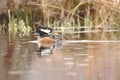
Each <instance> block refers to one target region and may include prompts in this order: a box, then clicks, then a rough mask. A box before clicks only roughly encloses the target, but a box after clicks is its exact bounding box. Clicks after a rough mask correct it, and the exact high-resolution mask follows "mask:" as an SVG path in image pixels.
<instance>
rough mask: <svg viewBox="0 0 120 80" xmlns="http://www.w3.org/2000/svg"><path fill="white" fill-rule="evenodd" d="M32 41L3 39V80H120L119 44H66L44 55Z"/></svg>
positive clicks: (0, 47) (0, 38)
mask: <svg viewBox="0 0 120 80" xmlns="http://www.w3.org/2000/svg"><path fill="white" fill-rule="evenodd" d="M29 40H32V39H14V40H13V41H8V37H7V36H6V35H5V36H3V35H1V36H0V68H1V70H0V79H1V80H120V77H119V75H120V42H119V41H117V42H115V41H114V42H112V41H110V42H109V41H104V42H102V41H101V42H99V41H96V42H94V41H88V42H87V41H83V42H82V41H78V42H70V41H68V42H67V41H66V42H63V44H62V45H61V46H59V47H57V46H55V48H54V49H52V50H51V53H50V54H49V55H48V54H47V55H42V54H41V55H40V52H38V50H39V48H38V46H37V44H33V43H27V41H29Z"/></svg>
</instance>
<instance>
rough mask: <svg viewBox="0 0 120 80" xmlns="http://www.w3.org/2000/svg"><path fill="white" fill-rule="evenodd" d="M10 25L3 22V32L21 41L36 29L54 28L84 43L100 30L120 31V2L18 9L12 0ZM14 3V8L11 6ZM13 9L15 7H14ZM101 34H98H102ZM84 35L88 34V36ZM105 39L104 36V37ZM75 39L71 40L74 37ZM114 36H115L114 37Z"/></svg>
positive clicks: (72, 0) (63, 1) (71, 1)
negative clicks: (41, 26)
mask: <svg viewBox="0 0 120 80" xmlns="http://www.w3.org/2000/svg"><path fill="white" fill-rule="evenodd" d="M7 3H8V5H7V6H8V9H9V10H7V11H6V12H4V13H5V14H6V17H7V19H8V20H7V19H6V21H5V20H4V21H2V24H1V25H0V26H1V27H0V31H1V32H4V29H5V30H6V28H7V29H8V30H7V31H8V32H9V33H15V34H18V35H19V36H20V37H23V36H28V34H29V32H30V31H31V30H32V29H34V28H35V27H36V25H44V26H49V27H52V28H54V30H57V31H58V32H56V31H55V33H57V34H61V35H63V33H64V32H66V31H67V32H68V33H69V34H67V33H66V34H65V35H64V37H65V38H66V39H72V38H74V39H81V37H83V36H85V35H86V34H87V36H88V37H89V36H91V32H95V31H96V30H99V31H104V30H110V31H111V30H113V31H115V30H116V31H118V30H119V28H120V1H119V0H97V1H96V0H87V1H86V0H39V1H32V2H31V1H27V2H26V1H25V0H23V2H22V1H21V3H20V4H19V5H17V6H18V7H15V6H16V4H15V2H14V1H13V0H8V1H7ZM10 3H12V4H10ZM13 4H14V5H13ZM11 6H13V7H11ZM99 31H98V32H99ZM84 32H87V33H86V34H85V35H84ZM100 35H102V34H100ZM70 36H71V37H70ZM111 36H112V35H111Z"/></svg>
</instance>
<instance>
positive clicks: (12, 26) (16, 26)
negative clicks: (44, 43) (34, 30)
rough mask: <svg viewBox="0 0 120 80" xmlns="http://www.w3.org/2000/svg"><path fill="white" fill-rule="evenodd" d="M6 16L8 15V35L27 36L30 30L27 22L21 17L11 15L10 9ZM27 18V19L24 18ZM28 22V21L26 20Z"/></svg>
mask: <svg viewBox="0 0 120 80" xmlns="http://www.w3.org/2000/svg"><path fill="white" fill-rule="evenodd" d="M8 17H9V24H8V27H9V30H8V31H9V35H14V36H15V35H18V36H19V37H24V36H28V35H29V32H30V30H31V27H30V26H29V25H28V23H25V21H24V20H23V19H21V18H20V16H19V18H18V17H16V18H15V16H14V15H11V13H10V11H9V10H8ZM26 20H27V19H26ZM27 22H28V21H27Z"/></svg>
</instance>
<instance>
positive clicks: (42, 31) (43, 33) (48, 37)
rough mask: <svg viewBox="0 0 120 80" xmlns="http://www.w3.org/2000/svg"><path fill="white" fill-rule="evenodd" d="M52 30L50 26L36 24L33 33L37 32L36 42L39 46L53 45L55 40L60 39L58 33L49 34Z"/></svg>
mask: <svg viewBox="0 0 120 80" xmlns="http://www.w3.org/2000/svg"><path fill="white" fill-rule="evenodd" d="M52 31H53V29H52V28H50V27H46V26H37V27H36V30H35V31H34V33H37V36H36V37H37V44H38V46H39V47H41V46H44V47H50V46H52V45H54V44H55V43H56V42H60V41H61V40H62V38H61V36H60V35H56V34H51V33H52Z"/></svg>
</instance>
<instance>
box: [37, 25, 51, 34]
mask: <svg viewBox="0 0 120 80" xmlns="http://www.w3.org/2000/svg"><path fill="white" fill-rule="evenodd" d="M36 32H37V33H39V34H40V36H42V35H45V34H49V33H51V32H52V28H50V27H45V26H38V27H37V28H36Z"/></svg>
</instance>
